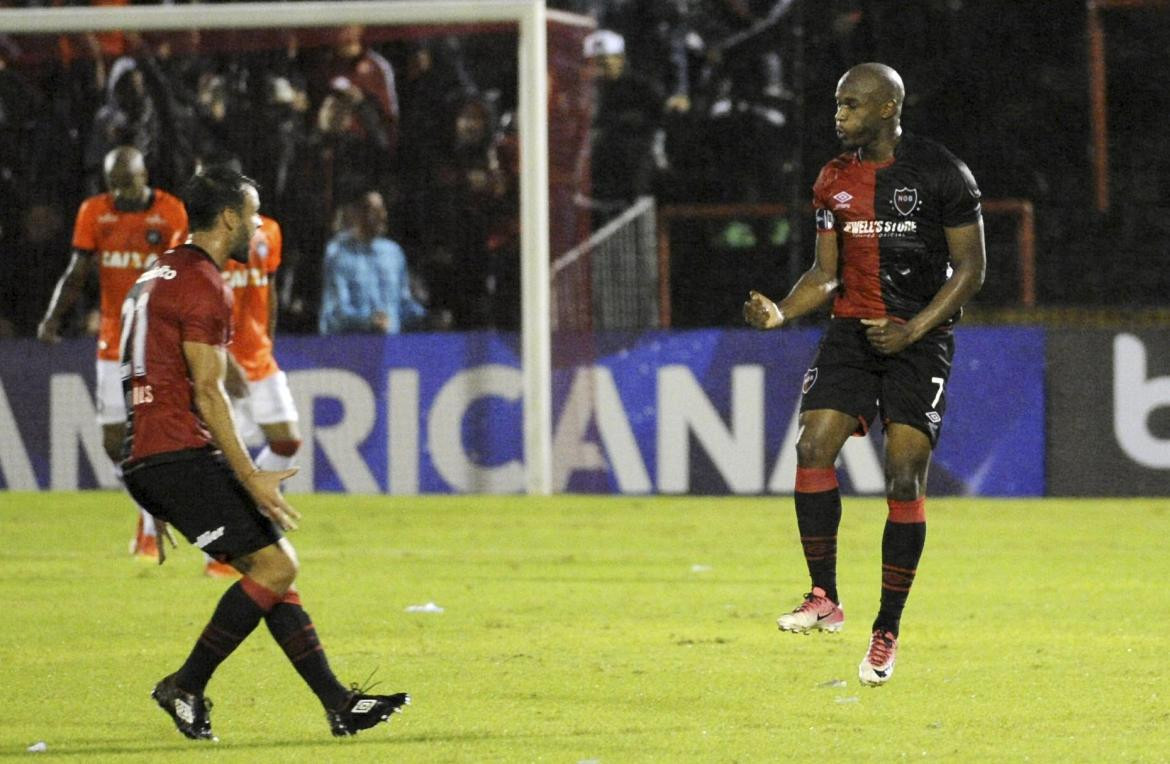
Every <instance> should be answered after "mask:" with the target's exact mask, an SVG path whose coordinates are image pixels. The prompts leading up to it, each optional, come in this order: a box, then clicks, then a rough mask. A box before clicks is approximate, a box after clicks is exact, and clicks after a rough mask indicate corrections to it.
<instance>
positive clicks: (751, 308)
mask: <svg viewBox="0 0 1170 764" xmlns="http://www.w3.org/2000/svg"><path fill="white" fill-rule="evenodd" d="M743 320H744V321H747V322H748V323H749V324H750V325H752V326H754V327H755V328H757V329H775V328H776V327H778V326H780V325H781V324H783V323H784V314H783V313H781V312H780V308H778V307H777V306H776V303H774V302H772V301H771V300H769V299H768V298H767V297H765V296H764V295H762V294H760V293H759V292H757V291H756V290H754V289H753V290H751V291H750V292H748V300H747V302H745V303H744V304H743Z"/></svg>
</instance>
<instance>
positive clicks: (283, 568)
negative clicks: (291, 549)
mask: <svg viewBox="0 0 1170 764" xmlns="http://www.w3.org/2000/svg"><path fill="white" fill-rule="evenodd" d="M297 571H298V565H297V561H296V560H295V559H293V558H291V557H286V556H283V555H282V556H281V557H279V558H275V559H274V560H273V564H272V565H271V566H270V567H269V568H268V570H267V571H266V573H267V576H268V580H269V584H270V587H271V588H272V590H273V591H275V592H277V593H278V594H282V595H283V594H284V593H285V592H287V591H288V590H289V588H290V587H291V586H292V585H293V582H294V581H296V580H297Z"/></svg>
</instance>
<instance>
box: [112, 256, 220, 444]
mask: <svg viewBox="0 0 1170 764" xmlns="http://www.w3.org/2000/svg"><path fill="white" fill-rule="evenodd" d="M231 331H232V290H231V288H230V287H228V285H227V284H226V283H224V280H223V276H222V275H220V271H219V268H218V267H216V265H215V262H214V261H213V260H212V259H211V256H210V255H208V254H207V253H206V252H205V251H203V250H202V249H200V248H199V247H197V246H195V245H194V244H183V245H180V246H178V247H176V248H175V249H172V250H170V251H169V252H167V253H165V254H164V255H163V256H162V257H160V258H159V259H158V261H157V262H156V263H155V264H154V267H152V268H150V269H149V270H147V271H145V272H144V273H143V274H142V275H141V276H139V277H138V281H136V282H135V283H134V286H133V287H131V288H130V291H129V292H128V293H127V295H126V300H125V302H124V303H123V305H122V333H121V334H122V348H121V357H122V389H123V390H124V391H125V394H126V410H127V412H128V417H127V427H126V431H127V432H126V444H125V446H124V448H125V456H126V458H127V460H128V462H135V461H138V460H140V459H145V458H147V457H152V456H157V455H158V454H166V453H172V452H176V451H185V450H188V449H193V448H203V447H206V446H208V445H210V444H211V443H212V438H211V433H210V432H209V431H208V430H207V425H206V424H204V422H203V419H202V418H201V417H200V415H199V411H198V409H197V408H196V406H195V398H194V390H193V388H192V379H191V373H190V371H189V370H188V368H187V357H186V355H185V354H184V353H183V343H184V342H200V343H203V344H206V345H214V346H217V347H226V346H227V344H228V342H229V341H230V340H231Z"/></svg>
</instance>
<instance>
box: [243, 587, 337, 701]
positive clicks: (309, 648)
mask: <svg viewBox="0 0 1170 764" xmlns="http://www.w3.org/2000/svg"><path fill="white" fill-rule="evenodd" d="M264 622H265V623H266V624H268V630H269V631H270V632H272V638H273V639H275V640H276V643H277V644H278V645H280V649H281V650H284V654H285V655H287V656H288V659H289V662H290V663H292V665H293V668H295V669H296V670H297V673H298V674H300V675H301V678H302V679H304V680H305V683H306V684H308V685H309V688H310V689H311V690H312V691H313V692H314V694H316V696H317V697H318V698H319V699H320V700H321V704H322V705H323V706H325V708H326V709H327V710H333V709H335V708H338V707H339V706H340V705H341V704H342V703H344V702H345V700H346V698H348V697H349V690H347V689H345V687H343V686H342V684H341V682H339V681H337V677H336V676H334V674H333V670H332V669H331V668H329V661H328V659H326V657H325V648H323V647H322V646H321V640H319V639H318V638H317V630H316V629H315V628H314V627H313V621H312V619H310V618H309V614H308V613H306V612H305V610H304V608H302V607H301V599H300V597H299V596H298V595H297V593H296V592H289V593H288V594H286V595H285V598H284V599H283V600H282V601H281V602H280V603H279V604H278V605H276V606H275V607H274V608H272V610H269V611H268V615H266V616H265V617H264Z"/></svg>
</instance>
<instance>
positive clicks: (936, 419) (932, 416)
mask: <svg viewBox="0 0 1170 764" xmlns="http://www.w3.org/2000/svg"><path fill="white" fill-rule="evenodd" d="M926 418H927V419H929V420H930V421H932V422H934V423H935V424H938V423H939V422H941V421H942V417H941V416H939V415H938V412H937V411H927V412H926Z"/></svg>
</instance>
